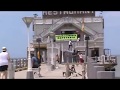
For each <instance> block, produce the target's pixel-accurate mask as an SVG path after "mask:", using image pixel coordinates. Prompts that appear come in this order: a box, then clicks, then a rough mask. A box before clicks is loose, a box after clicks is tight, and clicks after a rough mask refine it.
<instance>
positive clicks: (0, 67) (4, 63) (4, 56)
mask: <svg viewBox="0 0 120 90" xmlns="http://www.w3.org/2000/svg"><path fill="white" fill-rule="evenodd" d="M8 63H10V55H9V53H8V52H7V48H6V47H2V52H1V53H0V78H1V79H7V70H8Z"/></svg>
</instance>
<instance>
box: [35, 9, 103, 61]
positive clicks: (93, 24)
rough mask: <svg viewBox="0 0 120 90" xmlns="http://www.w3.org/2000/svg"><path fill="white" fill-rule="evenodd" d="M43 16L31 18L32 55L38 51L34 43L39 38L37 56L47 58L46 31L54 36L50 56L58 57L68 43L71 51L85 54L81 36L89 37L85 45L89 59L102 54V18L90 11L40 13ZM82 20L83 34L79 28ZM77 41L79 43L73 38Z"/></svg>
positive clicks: (47, 41)
mask: <svg viewBox="0 0 120 90" xmlns="http://www.w3.org/2000/svg"><path fill="white" fill-rule="evenodd" d="M42 13H43V16H42V18H41V17H34V22H33V31H34V36H33V47H34V52H35V53H36V52H37V51H38V48H39V45H38V43H37V42H36V39H37V38H38V37H40V38H41V40H42V42H41V44H40V50H41V54H42V55H43V58H44V59H45V60H46V59H49V58H50V57H51V56H50V55H51V42H50V41H51V38H50V36H49V34H50V32H51V31H52V32H54V33H55V38H54V49H53V50H54V56H55V54H58V55H60V56H61V53H60V52H61V51H63V52H64V51H66V50H67V49H68V42H69V40H72V42H73V49H74V50H79V51H80V52H81V53H83V54H85V48H86V44H85V43H86V41H85V40H84V37H85V35H89V36H90V40H89V43H88V46H89V56H90V57H94V56H95V55H96V56H101V55H103V53H104V18H103V17H102V16H95V12H94V11H71V12H70V11H45V12H44V11H43V12H42ZM83 19H84V31H83V30H82V27H83ZM78 38H80V41H77V39H78Z"/></svg>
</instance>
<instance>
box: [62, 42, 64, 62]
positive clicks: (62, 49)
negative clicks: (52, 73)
mask: <svg viewBox="0 0 120 90" xmlns="http://www.w3.org/2000/svg"><path fill="white" fill-rule="evenodd" d="M63 62H64V58H63V43H62V63H63Z"/></svg>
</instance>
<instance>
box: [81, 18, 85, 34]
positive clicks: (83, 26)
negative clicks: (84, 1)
mask: <svg viewBox="0 0 120 90" xmlns="http://www.w3.org/2000/svg"><path fill="white" fill-rule="evenodd" d="M84 28H85V25H84V17H83V18H82V31H83V32H84Z"/></svg>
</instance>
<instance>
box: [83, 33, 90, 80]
mask: <svg viewBox="0 0 120 90" xmlns="http://www.w3.org/2000/svg"><path fill="white" fill-rule="evenodd" d="M85 40H86V50H85V51H86V55H85V62H84V71H83V79H86V77H85V73H86V64H87V57H88V41H89V40H90V37H89V36H88V35H86V36H85Z"/></svg>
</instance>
